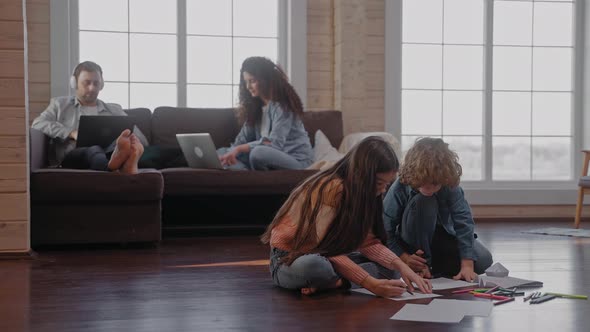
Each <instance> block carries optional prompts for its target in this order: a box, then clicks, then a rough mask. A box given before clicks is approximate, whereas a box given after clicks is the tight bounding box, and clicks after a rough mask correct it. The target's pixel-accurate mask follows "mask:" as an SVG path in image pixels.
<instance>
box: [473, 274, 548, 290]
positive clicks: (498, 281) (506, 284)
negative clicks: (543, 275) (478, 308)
mask: <svg viewBox="0 0 590 332" xmlns="http://www.w3.org/2000/svg"><path fill="white" fill-rule="evenodd" d="M479 285H480V286H481V287H494V286H500V287H502V288H512V287H522V288H527V287H541V286H543V282H542V281H537V280H527V279H520V278H514V277H510V276H508V277H490V276H479Z"/></svg>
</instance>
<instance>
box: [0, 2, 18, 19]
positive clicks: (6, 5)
mask: <svg viewBox="0 0 590 332" xmlns="http://www.w3.org/2000/svg"><path fill="white" fill-rule="evenodd" d="M22 20H23V6H22V1H21V0H2V1H0V21H21V22H22Z"/></svg>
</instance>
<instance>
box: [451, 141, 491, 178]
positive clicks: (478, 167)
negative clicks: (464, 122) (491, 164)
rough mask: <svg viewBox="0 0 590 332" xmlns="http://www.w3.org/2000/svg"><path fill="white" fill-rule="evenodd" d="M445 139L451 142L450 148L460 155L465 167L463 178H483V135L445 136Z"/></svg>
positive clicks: (463, 167) (460, 161)
mask: <svg viewBox="0 0 590 332" xmlns="http://www.w3.org/2000/svg"><path fill="white" fill-rule="evenodd" d="M443 140H444V141H445V142H447V143H449V148H450V149H451V150H453V151H455V152H457V154H458V155H459V163H460V164H461V167H462V169H463V175H462V176H461V180H469V181H478V180H481V179H483V176H482V174H483V171H482V165H483V162H482V160H483V159H482V158H483V154H482V151H483V148H482V147H483V143H482V142H483V138H482V137H481V136H480V137H461V136H444V137H443Z"/></svg>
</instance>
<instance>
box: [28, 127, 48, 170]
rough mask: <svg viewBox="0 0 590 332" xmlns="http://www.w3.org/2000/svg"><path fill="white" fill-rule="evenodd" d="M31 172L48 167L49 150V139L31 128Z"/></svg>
mask: <svg viewBox="0 0 590 332" xmlns="http://www.w3.org/2000/svg"><path fill="white" fill-rule="evenodd" d="M29 136H30V137H29V139H30V141H29V142H30V143H29V144H30V149H31V150H30V158H31V161H30V162H31V171H35V170H38V169H40V168H45V167H47V165H48V163H47V150H48V145H49V137H47V135H45V134H44V133H43V132H41V131H39V130H37V129H33V128H31V129H30V130H29Z"/></svg>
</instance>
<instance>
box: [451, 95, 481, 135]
mask: <svg viewBox="0 0 590 332" xmlns="http://www.w3.org/2000/svg"><path fill="white" fill-rule="evenodd" d="M482 114H483V93H482V92H479V91H444V92H443V134H444V135H481V134H482V133H483V122H482Z"/></svg>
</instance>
